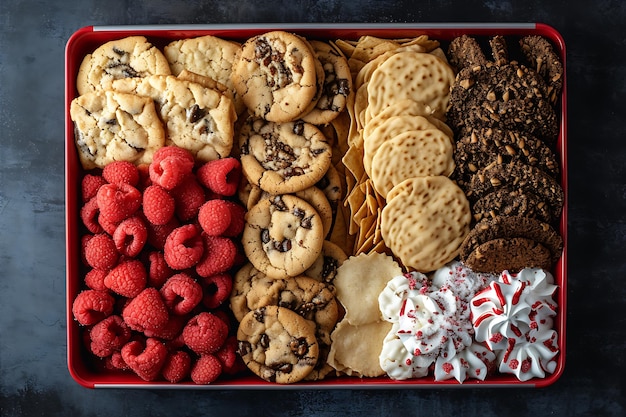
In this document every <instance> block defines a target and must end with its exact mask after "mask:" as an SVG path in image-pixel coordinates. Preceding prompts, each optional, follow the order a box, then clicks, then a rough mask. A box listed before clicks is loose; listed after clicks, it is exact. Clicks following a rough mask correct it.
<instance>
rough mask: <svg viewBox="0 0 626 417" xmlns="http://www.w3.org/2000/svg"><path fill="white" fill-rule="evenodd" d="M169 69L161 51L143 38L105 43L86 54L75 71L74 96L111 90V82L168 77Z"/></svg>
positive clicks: (134, 37)
mask: <svg viewBox="0 0 626 417" xmlns="http://www.w3.org/2000/svg"><path fill="white" fill-rule="evenodd" d="M170 73H171V72H170V66H169V64H168V62H167V59H165V56H164V55H163V54H162V53H161V51H160V50H159V49H158V48H157V47H155V46H154V45H152V44H151V43H150V42H148V40H147V39H146V38H145V37H144V36H130V37H127V38H123V39H118V40H113V41H109V42H107V43H105V44H103V45H101V46H99V47H98V48H96V50H94V51H93V53H91V54H87V55H86V56H85V58H83V61H82V63H81V65H80V68H79V69H78V75H77V76H76V88H77V90H78V94H81V95H82V94H85V93H88V92H95V91H102V90H109V89H111V85H112V83H113V81H114V80H118V79H121V78H129V77H147V76H149V75H159V74H162V75H168V74H170Z"/></svg>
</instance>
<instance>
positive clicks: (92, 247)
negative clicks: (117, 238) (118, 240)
mask: <svg viewBox="0 0 626 417" xmlns="http://www.w3.org/2000/svg"><path fill="white" fill-rule="evenodd" d="M118 258H119V254H118V252H117V249H116V247H115V242H113V239H112V238H111V236H109V235H107V234H106V233H99V234H97V235H94V236H93V237H92V238H91V239H89V241H88V242H87V244H86V245H85V259H86V260H87V264H88V265H89V266H91V267H92V268H97V269H104V270H108V269H111V268H113V267H114V266H115V264H116V263H117V260H118Z"/></svg>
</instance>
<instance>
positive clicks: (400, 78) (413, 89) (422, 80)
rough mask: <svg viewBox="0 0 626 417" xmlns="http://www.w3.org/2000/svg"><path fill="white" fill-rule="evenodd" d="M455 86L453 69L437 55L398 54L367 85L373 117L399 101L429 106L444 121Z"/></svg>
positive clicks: (377, 69)
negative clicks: (408, 100)
mask: <svg viewBox="0 0 626 417" xmlns="http://www.w3.org/2000/svg"><path fill="white" fill-rule="evenodd" d="M453 83H454V72H453V71H452V68H450V66H449V65H448V64H447V63H446V62H445V61H443V60H442V59H441V58H439V57H437V56H435V55H434V54H427V53H422V52H415V51H404V52H398V53H396V54H393V55H391V56H390V57H389V58H387V59H386V60H385V61H384V62H382V63H381V64H380V65H379V66H378V68H376V69H375V70H374V72H373V73H372V76H371V79H370V81H369V83H368V84H367V93H368V94H367V95H368V100H369V110H368V111H369V114H370V115H371V117H372V118H373V117H375V116H376V115H377V114H378V113H380V112H381V111H382V110H383V109H384V108H385V107H387V106H388V105H389V104H390V103H392V102H394V101H395V100H401V99H412V100H415V101H418V102H421V103H424V104H426V105H428V106H429V107H430V108H431V109H432V110H433V115H434V116H435V117H438V118H441V119H442V118H443V117H444V116H445V113H446V108H447V107H448V98H449V91H450V86H451V85H452V84H453Z"/></svg>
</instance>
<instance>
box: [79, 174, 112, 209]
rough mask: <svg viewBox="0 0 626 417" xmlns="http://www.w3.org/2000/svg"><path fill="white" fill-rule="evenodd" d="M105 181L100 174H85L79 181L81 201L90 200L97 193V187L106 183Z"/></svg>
mask: <svg viewBox="0 0 626 417" xmlns="http://www.w3.org/2000/svg"><path fill="white" fill-rule="evenodd" d="M106 183H107V181H106V180H105V179H104V178H102V176H101V175H93V174H87V175H85V176H84V177H83V179H82V181H81V183H80V190H81V196H82V198H83V203H86V202H87V201H89V200H91V199H92V198H94V197H95V196H96V194H98V189H100V187H101V186H103V185H104V184H106Z"/></svg>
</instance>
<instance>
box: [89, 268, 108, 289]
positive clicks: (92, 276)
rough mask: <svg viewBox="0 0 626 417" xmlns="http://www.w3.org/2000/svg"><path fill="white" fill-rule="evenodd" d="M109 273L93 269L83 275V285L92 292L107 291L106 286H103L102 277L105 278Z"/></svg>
mask: <svg viewBox="0 0 626 417" xmlns="http://www.w3.org/2000/svg"><path fill="white" fill-rule="evenodd" d="M108 273H109V271H107V270H104V269H97V268H93V269H91V270H89V272H87V273H86V274H85V285H87V287H89V288H91V289H92V290H98V291H108V288H107V287H106V285H104V277H106V276H107V274H108Z"/></svg>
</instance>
